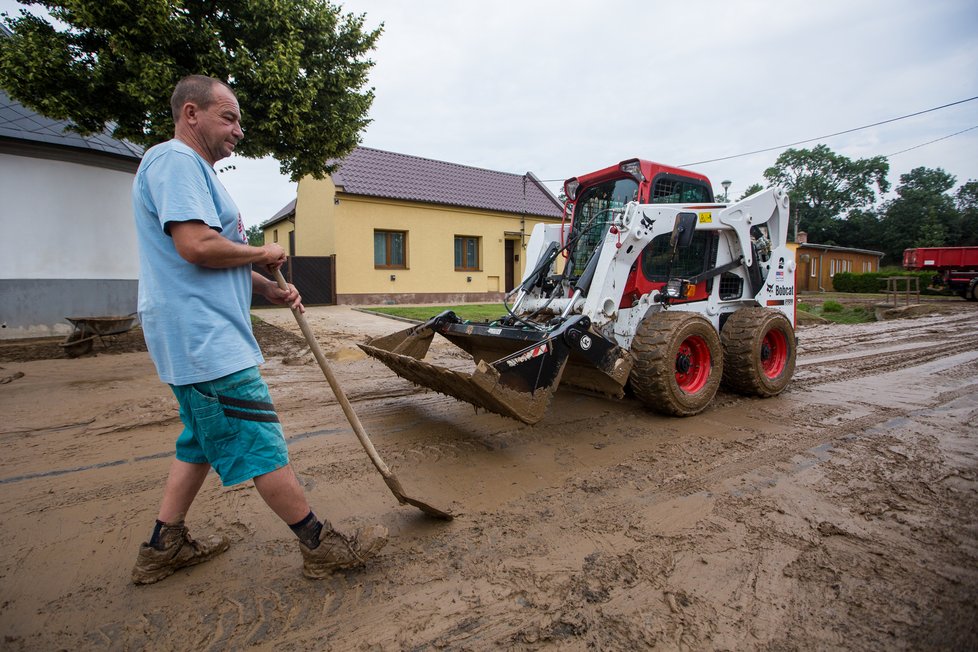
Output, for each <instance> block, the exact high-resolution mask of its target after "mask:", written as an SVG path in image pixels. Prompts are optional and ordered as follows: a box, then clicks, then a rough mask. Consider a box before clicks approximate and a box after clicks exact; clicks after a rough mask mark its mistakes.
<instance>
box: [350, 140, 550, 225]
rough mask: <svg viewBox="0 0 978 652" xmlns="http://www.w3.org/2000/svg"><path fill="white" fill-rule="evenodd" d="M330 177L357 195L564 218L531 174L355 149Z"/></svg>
mask: <svg viewBox="0 0 978 652" xmlns="http://www.w3.org/2000/svg"><path fill="white" fill-rule="evenodd" d="M332 177H333V183H335V184H336V185H337V186H340V187H341V188H342V190H343V192H347V193H350V194H353V195H366V196H370V197H385V198H388V199H400V200H406V201H417V202H425V203H431V204H444V205H448V206H464V207H466V208H480V209H485V210H493V211H503V212H506V213H526V214H527V215H536V216H543V217H553V218H559V217H561V215H562V214H563V206H562V205H561V204H560V202H559V201H558V200H557V198H556V197H555V196H554V195H553V193H551V192H550V191H549V190H548V189H547V187H546V186H544V185H543V184H542V183H541V182H540V180H539V179H537V177H536V176H535V175H534V174H533V173H532V172H527V173H526V174H512V173H509V172H496V171H494V170H485V169H482V168H475V167H469V166H467V165H459V164H457V163H447V162H445V161H435V160H432V159H428V158H421V157H419V156H408V155H406V154H396V153H394V152H385V151H383V150H379V149H371V148H369V147H357V148H356V149H354V150H353V151H352V152H350V155H349V156H347V157H346V158H344V159H343V160H342V162H341V163H340V167H339V169H337V171H336V172H334V173H333V175H332Z"/></svg>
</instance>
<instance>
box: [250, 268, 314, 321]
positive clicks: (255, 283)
mask: <svg viewBox="0 0 978 652" xmlns="http://www.w3.org/2000/svg"><path fill="white" fill-rule="evenodd" d="M288 285H289V289H288V290H283V289H282V288H280V287H279V286H278V283H276V282H275V281H272V280H269V279H267V278H265V277H264V276H262V275H261V274H259V273H258V272H256V271H254V270H252V272H251V287H252V291H253V292H254V293H255V294H260V295H262V296H263V297H265V298H266V299H268V300H269V301H270V302H271V303H274V304H277V305H280V306H288V307H290V308H297V309H298V310H299V312H305V311H306V309H305V307H304V306H303V305H302V297H301V296H299V291H298V290H296V289H295V286H294V285H292V284H291V283H289V284H288Z"/></svg>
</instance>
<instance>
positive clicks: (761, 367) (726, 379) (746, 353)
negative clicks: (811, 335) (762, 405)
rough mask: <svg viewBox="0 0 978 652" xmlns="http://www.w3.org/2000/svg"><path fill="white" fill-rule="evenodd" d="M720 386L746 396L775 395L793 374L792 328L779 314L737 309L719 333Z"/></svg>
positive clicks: (758, 309) (762, 310)
mask: <svg viewBox="0 0 978 652" xmlns="http://www.w3.org/2000/svg"><path fill="white" fill-rule="evenodd" d="M720 341H721V342H722V343H723V360H724V364H723V386H724V387H725V388H726V389H729V390H730V391H732V392H736V393H738V394H746V395H747V396H762V397H768V396H776V395H777V394H780V393H781V392H783V391H784V390H785V388H786V387H787V386H788V383H790V382H791V377H792V375H794V373H795V355H796V353H797V351H796V346H795V330H794V329H793V328H792V327H791V322H790V321H789V320H788V318H787V317H785V316H784V315H783V314H782V313H780V312H778V311H776V310H768V309H767V308H741V309H740V310H738V311H737V312H735V313H733V314H732V315H730V317H729V318H728V319H727V321H726V323H725V324H724V325H723V331H722V332H721V333H720Z"/></svg>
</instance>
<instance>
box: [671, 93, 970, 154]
mask: <svg viewBox="0 0 978 652" xmlns="http://www.w3.org/2000/svg"><path fill="white" fill-rule="evenodd" d="M973 100H978V95H976V96H974V97H969V98H967V99H964V100H958V101H957V102H951V103H950V104H942V105H941V106H935V107H934V108H932V109H925V110H923V111H917V112H916V113H908V114H907V115H901V116H900V117H898V118H890V119H889V120H881V121H880V122H874V123H873V124H869V125H863V126H862V127H854V128H852V129H846V130H845V131H837V132H835V133H834V134H827V135H825V136H817V137H815V138H807V139H805V140H798V141H795V142H793V143H788V144H787V145H777V146H775V147H766V148H764V149H757V150H754V151H753V152H744V153H743V154H734V155H732V156H721V157H720V158H711V159H707V160H705V161H696V162H695V163H683V164H682V165H681V166H680V167H690V166H693V165H703V164H704V163H716V162H717V161H729V160H730V159H733V158H740V157H742V156H750V155H752V154H761V153H763V152H770V151H773V150H776V149H785V148H787V147H794V146H795V145H802V144H804V143H810V142H812V141H815V140H823V139H826V138H832V137H834V136H841V135H843V134H851V133H852V132H854V131H860V130H862V129H869V128H870V127H878V126H880V125H885V124H889V123H891V122H896V121H898V120H906V119H907V118H912V117H914V116H918V115H923V114H925V113H931V112H933V111H939V110H941V109H946V108H948V107H951V106H955V105H958V104H964V103H965V102H971V101H973ZM966 131H967V130H966ZM952 135H956V134H952ZM948 138H950V136H948ZM939 140H940V139H939ZM926 144H928V143H924V145H926ZM920 147H923V145H920ZM899 153H901V152H897V154H899ZM891 156H892V154H891Z"/></svg>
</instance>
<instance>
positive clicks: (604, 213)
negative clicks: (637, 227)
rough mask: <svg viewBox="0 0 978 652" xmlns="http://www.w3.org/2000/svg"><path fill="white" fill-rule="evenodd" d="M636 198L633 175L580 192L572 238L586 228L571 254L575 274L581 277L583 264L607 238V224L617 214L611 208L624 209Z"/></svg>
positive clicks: (636, 189)
mask: <svg viewBox="0 0 978 652" xmlns="http://www.w3.org/2000/svg"><path fill="white" fill-rule="evenodd" d="M637 200H638V182H637V181H635V179H632V178H631V177H628V178H625V179H616V180H613V181H605V182H604V183H600V184H598V185H596V186H591V187H590V188H587V189H585V190H584V191H583V192H582V193H581V195H580V197H579V198H578V200H577V202H575V206H576V207H575V209H574V227H573V229H572V230H571V238H574V237H576V236H577V235H578V233H579V231H580V229H582V228H586V229H587V230H586V232H585V233H584V234H583V235H582V236H581V239H580V240H579V241H578V243H577V246H575V247H574V251H573V253H572V255H571V260H572V263H573V266H574V268H573V273H572V276H574V277H578V276H580V275H581V274H582V273H583V272H584V267H585V266H586V265H587V261H588V260H589V259H590V258H591V254H592V253H593V252H594V249H595V248H596V247H597V246H598V245H599V244H600V243H601V242H602V241H603V240H604V236H605V234H606V233H607V232H608V224H609V222H611V220H612V219H613V218H614V215H613V213H612V211H613V210H615V209H617V210H623V209H624V208H625V204H627V203H628V202H630V201H637ZM592 220H593V221H592Z"/></svg>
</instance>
